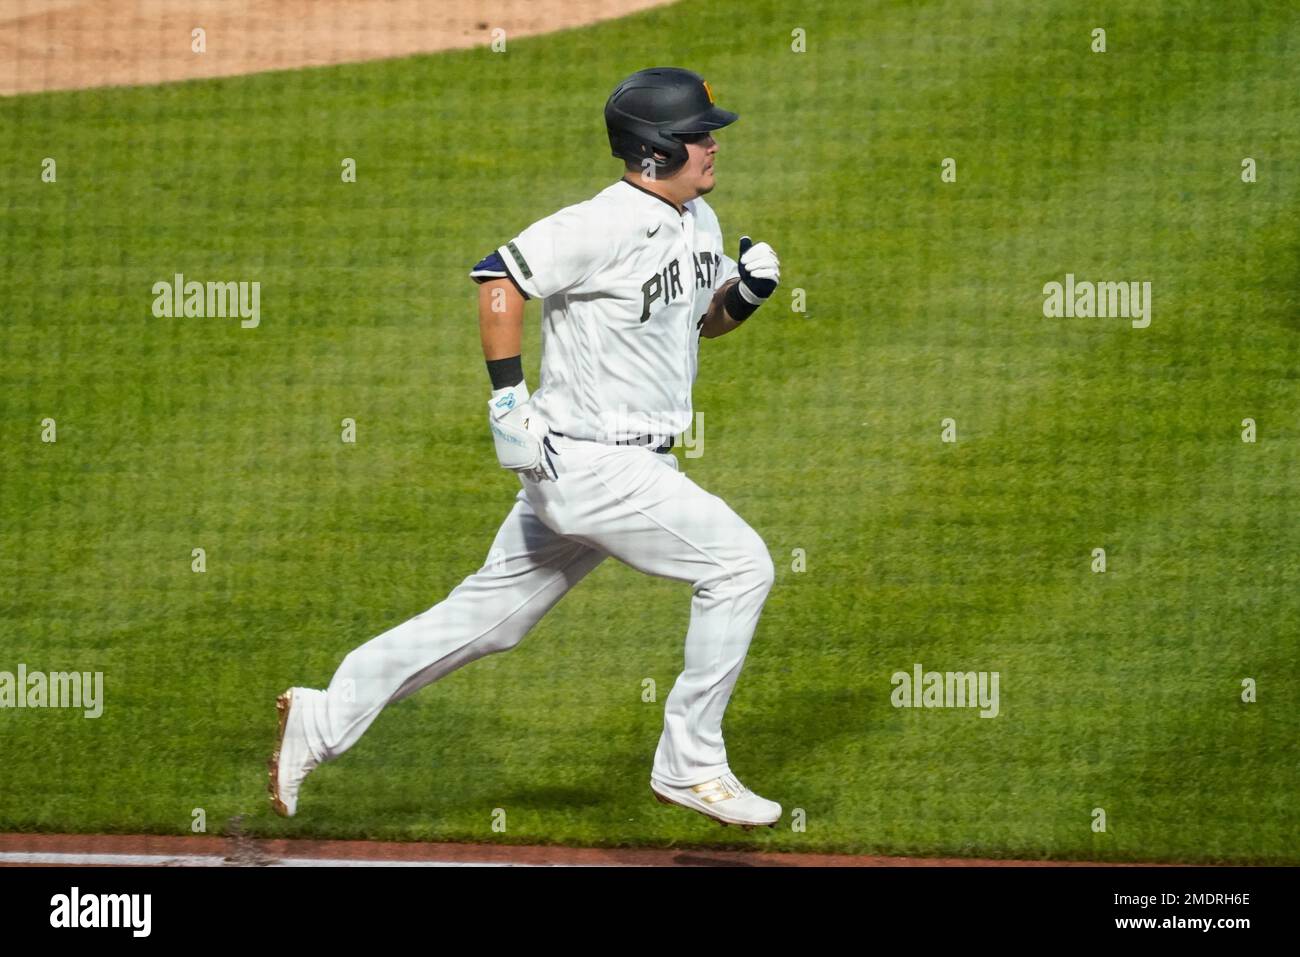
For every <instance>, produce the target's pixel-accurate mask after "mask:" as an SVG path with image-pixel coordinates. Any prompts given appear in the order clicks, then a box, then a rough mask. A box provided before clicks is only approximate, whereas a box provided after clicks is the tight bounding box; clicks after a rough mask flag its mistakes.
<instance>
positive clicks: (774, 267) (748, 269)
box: [736, 236, 781, 306]
mask: <svg viewBox="0 0 1300 957" xmlns="http://www.w3.org/2000/svg"><path fill="white" fill-rule="evenodd" d="M736 263H737V265H738V266H739V267H740V294H741V296H743V297H744V299H745V301H746V302H748V303H749V304H750V305H751V306H761V305H762V304H763V303H764V302H765V301H766V300H767V297H768V296H770V295H772V293H773V292H775V291H776V287H777V284H778V283H780V281H781V262H780V260H778V259H777V258H776V251H775V250H774V249H773V248H772V247H771V246H769V245H768V244H767V243H757V244H756V243H755V242H754V241H753V240H752V239H750V238H749V237H748V236H741V237H740V258H739V259H737V260H736Z"/></svg>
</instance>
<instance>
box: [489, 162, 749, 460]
mask: <svg viewBox="0 0 1300 957" xmlns="http://www.w3.org/2000/svg"><path fill="white" fill-rule="evenodd" d="M722 250H723V244H722V230H721V228H720V227H719V225H718V217H717V216H716V215H714V212H713V210H712V209H710V208H709V205H708V204H707V203H706V202H705V201H704V200H703V199H702V198H697V199H694V200H691V201H690V202H688V203H686V204H685V209H684V212H681V213H678V212H677V208H676V207H675V206H674V205H673V204H672V203H670V202H669V201H668V200H666V199H663V198H661V197H659V196H656V195H655V194H654V193H651V192H649V191H648V190H646V189H644V188H642V187H641V186H640V185H638V184H636V183H633V182H629V181H628V180H619V181H618V182H616V183H614V184H612V185H610V186H609V187H607V188H606V189H603V190H601V191H600V192H599V193H597V194H596V195H595V196H594V197H592V198H591V199H589V200H587V201H586V202H582V203H578V204H576V205H573V206H567V207H565V208H564V209H561V210H559V211H558V212H556V213H553V214H551V215H550V216H547V217H546V218H544V219H540V220H538V221H537V222H535V223H533V224H532V225H531V226H529V227H528V228H527V229H525V230H524V231H523V232H521V233H520V234H519V235H518V236H516V237H515V238H514V239H512V240H511V241H510V242H508V243H506V244H505V245H503V246H501V247H499V248H498V249H497V253H496V255H495V256H492V257H489V259H488V260H484V262H482V263H480V264H479V265H478V266H476V267H475V268H474V270H473V271H472V272H471V273H470V275H471V276H472V277H473V278H475V279H476V280H479V281H483V280H486V279H488V278H493V277H500V276H507V275H508V276H509V278H510V279H512V280H513V281H514V283H515V285H516V286H518V287H519V289H520V291H521V292H523V293H524V295H525V296H527V297H529V298H538V299H541V300H542V375H541V382H540V383H539V385H538V387H537V388H536V389H535V390H534V391H533V394H532V399H531V402H530V404H531V405H532V407H533V408H534V409H536V410H537V412H538V414H540V415H541V417H542V419H543V420H544V421H545V422H546V424H547V425H549V426H550V427H551V428H552V429H553V430H555V431H556V432H560V433H563V434H564V435H568V436H571V437H574V438H580V439H595V440H598V441H605V442H613V441H618V440H622V439H635V438H639V437H641V436H645V435H649V436H653V437H654V438H655V439H657V440H659V441H662V440H664V439H667V438H669V437H670V436H676V435H679V434H681V433H682V432H683V431H685V430H686V429H687V428H688V426H689V425H690V422H691V414H692V409H691V386H692V384H693V383H694V382H695V375H696V372H697V370H698V354H699V341H700V327H701V320H702V317H703V316H704V314H705V313H706V312H707V311H708V307H709V302H710V300H711V299H712V297H713V294H714V291H715V290H716V289H717V288H718V287H719V286H721V285H722V284H723V283H725V282H727V281H728V280H729V279H731V278H732V277H733V276H735V275H736V272H737V268H736V263H735V260H733V259H731V258H730V257H728V256H727V255H726V254H725V253H723V251H722Z"/></svg>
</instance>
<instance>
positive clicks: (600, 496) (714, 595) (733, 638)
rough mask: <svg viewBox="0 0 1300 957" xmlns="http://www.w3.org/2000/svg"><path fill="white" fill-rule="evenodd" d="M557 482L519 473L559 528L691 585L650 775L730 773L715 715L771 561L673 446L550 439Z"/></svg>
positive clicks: (736, 671)
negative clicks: (678, 661)
mask: <svg viewBox="0 0 1300 957" xmlns="http://www.w3.org/2000/svg"><path fill="white" fill-rule="evenodd" d="M553 441H555V442H556V443H557V446H558V447H559V449H560V452H561V455H560V458H559V462H560V463H561V464H560V465H559V469H560V481H559V482H542V483H535V482H530V481H529V482H525V489H526V490H527V491H528V492H529V493H530V494H531V495H532V496H533V499H534V506H535V507H536V508H537V509H538V513H539V514H540V515H541V516H542V517H543V518H544V519H545V520H546V521H547V523H548V524H549V525H551V527H553V528H555V529H557V530H558V531H560V532H562V533H563V534H565V535H574V536H576V537H578V538H581V539H582V540H584V541H588V542H591V543H592V544H593V545H596V546H598V547H599V548H601V549H602V550H604V551H605V552H608V553H609V554H610V555H613V556H614V557H615V558H617V559H619V560H620V561H622V562H624V563H626V564H628V565H630V566H632V567H633V568H636V569H637V570H639V571H643V572H647V573H649V574H652V575H658V576H662V577H665V578H673V579H677V580H680V581H688V582H690V583H691V584H692V586H693V587H694V595H693V597H692V600H691V622H690V628H689V629H688V631H687V633H686V661H685V669H684V670H683V671H682V673H681V675H680V676H679V677H678V679H677V682H676V684H675V685H674V686H673V689H672V692H671V693H670V694H669V696H668V700H667V702H666V703H665V706H664V730H663V735H662V737H661V738H660V741H659V747H658V749H657V751H656V753H655V760H654V771H653V774H654V777H656V778H657V779H659V780H660V781H662V782H664V783H665V784H670V785H674V786H677V787H689V786H691V785H694V784H699V783H701V782H704V781H708V780H711V779H712V778H716V777H718V776H720V775H722V774H725V773H727V772H728V771H729V770H730V768H729V767H728V764H727V752H726V748H725V746H724V745H723V740H722V716H723V712H724V711H725V710H726V707H727V703H728V701H729V700H730V698H731V692H732V689H733V688H734V687H735V684H736V679H737V678H738V677H739V675H740V669H741V666H742V665H743V664H744V661H745V655H746V652H747V651H748V649H749V643H750V639H751V638H752V637H753V634H754V628H755V626H756V625H757V624H758V618H759V614H760V612H761V611H762V607H763V602H764V600H765V599H766V598H767V594H768V591H769V590H770V589H771V587H772V581H773V578H774V574H775V572H774V569H773V566H772V559H771V556H770V555H769V554H768V551H767V547H766V545H764V544H763V540H762V539H761V538H760V537H759V535H758V533H757V532H755V531H754V530H753V529H752V528H751V527H750V526H749V525H748V524H747V523H746V522H745V521H744V519H742V518H741V517H740V516H739V515H737V514H736V513H735V512H734V511H732V509H731V508H730V507H729V506H728V505H727V503H726V502H724V501H722V499H720V498H718V497H717V496H716V495H713V494H711V493H709V492H706V491H705V490H704V489H702V488H700V487H699V486H698V485H696V484H695V482H693V481H692V480H691V479H689V478H688V477H687V476H686V475H684V474H682V473H681V472H680V471H679V470H678V466H677V461H676V460H675V459H674V458H673V456H672V455H671V454H662V455H656V454H654V453H653V452H650V451H649V450H646V449H643V448H636V447H627V446H623V447H618V446H602V445H599V444H597V443H594V442H578V441H563V442H562V444H561V441H562V440H560V439H553Z"/></svg>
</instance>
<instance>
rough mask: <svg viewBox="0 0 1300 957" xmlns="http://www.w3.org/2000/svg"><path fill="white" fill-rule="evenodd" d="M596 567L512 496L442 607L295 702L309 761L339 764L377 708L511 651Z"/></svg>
mask: <svg viewBox="0 0 1300 957" xmlns="http://www.w3.org/2000/svg"><path fill="white" fill-rule="evenodd" d="M604 558H605V555H604V554H603V553H602V552H600V551H599V550H598V549H594V548H591V547H589V546H588V545H586V544H584V543H582V542H578V541H573V540H569V539H566V538H563V537H561V536H559V535H557V534H555V533H554V532H553V531H551V530H550V529H549V528H547V527H546V525H545V524H543V523H542V522H541V520H539V519H538V517H537V515H536V514H535V513H534V512H533V509H532V506H531V505H530V504H529V502H528V500H527V498H526V497H525V496H524V495H523V493H522V492H521V493H520V495H519V498H518V500H517V501H516V502H515V505H514V508H513V509H511V511H510V513H509V514H508V515H507V516H506V519H505V521H504V522H503V523H502V525H501V528H500V530H499V531H498V532H497V535H496V539H495V540H494V541H493V543H492V548H491V550H490V551H489V553H488V560H487V563H486V564H485V565H484V566H483V567H482V568H480V569H479V570H478V571H476V572H475V573H474V574H472V575H470V576H469V577H468V578H466V579H465V580H464V581H462V582H461V583H460V584H459V585H457V586H456V588H455V589H454V590H453V591H452V592H451V594H449V595H448V596H447V597H446V598H445V599H444V600H443V601H441V602H439V603H438V604H436V605H434V606H433V607H432V608H430V609H428V610H427V611H425V612H422V613H421V614H419V615H416V616H415V617H414V618H412V619H410V620H409V621H405V622H403V623H402V624H400V625H398V626H397V627H395V628H392V629H390V630H388V631H386V632H384V633H383V634H381V635H379V636H377V637H375V638H373V639H371V640H370V641H368V642H366V643H365V644H364V645H361V646H360V647H359V648H357V649H355V650H354V651H352V652H351V653H350V654H349V655H348V656H347V657H346V658H344V659H343V663H342V664H340V665H339V668H338V671H336V672H335V674H334V678H333V679H332V680H331V681H330V685H329V688H328V689H327V690H325V691H310V690H306V689H303V690H300V691H298V692H295V707H297V702H298V701H299V700H301V702H302V704H303V705H304V706H305V708H306V710H305V712H304V718H305V722H306V732H307V739H308V742H309V744H310V746H311V748H312V750H313V751H314V752H315V754H316V756H317V757H318V758H319V759H320V760H327V759H329V758H334V757H337V756H338V755H340V754H342V753H343V752H344V751H346V750H347V749H348V748H350V747H351V746H352V745H353V744H355V743H356V741H357V739H358V738H360V737H361V735H362V733H363V732H364V731H365V730H366V728H368V727H369V726H370V723H371V722H372V721H374V719H375V717H376V716H377V715H378V714H379V712H380V711H381V710H382V709H383V708H384V706H385V705H388V704H390V703H391V702H393V701H398V700H400V699H401V698H404V697H406V696H407V695H410V694H412V693H414V692H415V691H417V690H418V689H420V688H422V687H424V686H425V685H427V684H429V683H430V682H433V681H437V680H438V679H439V678H441V677H443V676H444V675H447V674H449V673H450V672H452V671H454V670H455V669H457V668H459V667H461V666H462V665H465V664H468V663H469V662H471V661H473V660H474V659H476V658H482V657H483V656H484V655H489V654H494V653H496V652H499V651H506V650H508V649H510V648H513V647H514V646H515V645H517V644H518V643H519V642H520V641H521V640H522V639H523V637H524V635H526V634H527V633H528V631H529V630H530V629H531V628H532V627H533V625H535V624H536V623H537V622H538V620H540V619H541V617H542V616H543V615H544V614H546V612H548V611H549V610H550V609H551V608H552V607H554V606H555V604H556V603H557V602H558V601H559V600H560V599H561V598H562V597H563V596H564V594H565V593H566V592H567V591H568V590H569V589H570V588H572V587H573V586H574V585H576V584H577V583H578V582H579V581H580V580H581V579H582V578H583V576H585V575H586V574H587V573H588V572H590V571H591V570H592V569H593V568H595V567H596V566H597V565H599V564H600V562H601V561H602V560H603V559H604Z"/></svg>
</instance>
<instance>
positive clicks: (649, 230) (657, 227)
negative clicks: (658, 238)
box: [645, 223, 663, 239]
mask: <svg viewBox="0 0 1300 957" xmlns="http://www.w3.org/2000/svg"><path fill="white" fill-rule="evenodd" d="M662 226H663V223H660V224H659V225H658V226H656V227H655V228H654V229H647V230H646V231H645V238H646V239H649V238H650V237H651V236H653V235H654V234H655V233H657V232H659V229H660V227H662Z"/></svg>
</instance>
